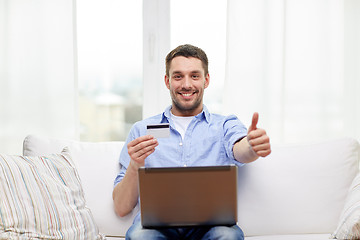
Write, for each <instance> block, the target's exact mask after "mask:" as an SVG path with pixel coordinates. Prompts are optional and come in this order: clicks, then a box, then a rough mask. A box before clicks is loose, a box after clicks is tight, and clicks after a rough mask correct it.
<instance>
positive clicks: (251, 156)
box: [233, 137, 259, 163]
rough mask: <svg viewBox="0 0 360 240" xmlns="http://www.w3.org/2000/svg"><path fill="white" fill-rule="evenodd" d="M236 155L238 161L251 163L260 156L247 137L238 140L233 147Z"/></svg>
mask: <svg viewBox="0 0 360 240" xmlns="http://www.w3.org/2000/svg"><path fill="white" fill-rule="evenodd" d="M233 151H234V157H235V159H236V160H237V161H238V162H241V163H250V162H253V161H255V160H256V159H258V158H259V156H258V155H257V154H256V153H255V152H254V150H253V149H252V147H251V145H250V144H249V142H248V140H247V137H244V138H243V139H241V140H240V141H238V142H236V143H235V144H234V147H233Z"/></svg>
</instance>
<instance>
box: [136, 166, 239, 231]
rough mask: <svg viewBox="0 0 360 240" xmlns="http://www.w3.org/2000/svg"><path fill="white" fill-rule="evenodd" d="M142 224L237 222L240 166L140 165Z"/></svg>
mask: <svg viewBox="0 0 360 240" xmlns="http://www.w3.org/2000/svg"><path fill="white" fill-rule="evenodd" d="M139 191H140V209H141V222H142V225H143V227H149V228H151V227H170V226H194V225H234V224H236V222H237V167H236V166H235V165H229V166H209V167H171V168H140V169H139Z"/></svg>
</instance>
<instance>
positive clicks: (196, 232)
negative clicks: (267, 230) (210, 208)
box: [126, 221, 244, 240]
mask: <svg viewBox="0 0 360 240" xmlns="http://www.w3.org/2000/svg"><path fill="white" fill-rule="evenodd" d="M126 239H128V240H144V239H145V240H155V239H156V240H160V239H170V240H177V239H178V240H180V239H181V240H185V239H186V240H243V239H244V233H243V231H242V230H241V229H240V227H239V226H237V225H233V226H229V227H228V226H211V227H182V228H160V229H148V228H143V227H142V225H141V222H140V221H137V222H135V223H134V224H133V225H132V226H131V227H130V228H129V230H128V231H127V233H126Z"/></svg>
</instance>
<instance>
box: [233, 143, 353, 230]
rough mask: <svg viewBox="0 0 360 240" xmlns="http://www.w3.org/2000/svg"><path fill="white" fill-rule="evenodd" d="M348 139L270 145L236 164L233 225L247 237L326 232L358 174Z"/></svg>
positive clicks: (332, 228) (331, 226)
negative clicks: (247, 161)
mask: <svg viewBox="0 0 360 240" xmlns="http://www.w3.org/2000/svg"><path fill="white" fill-rule="evenodd" d="M358 162H359V144H358V142H357V141H356V140H354V139H350V138H343V139H336V140H331V141H325V142H321V143H313V144H303V145H302V144H299V145H288V146H273V147H272V153H271V154H270V155H269V156H268V157H266V158H264V159H259V160H257V161H255V162H253V163H251V164H248V165H246V166H244V167H242V168H240V169H239V191H238V194H239V197H238V201H239V202H238V211H239V212H238V216H239V225H240V227H241V228H242V229H243V231H244V232H245V234H246V235H247V236H257V235H278V234H304V233H332V232H333V231H334V230H335V229H336V226H337V224H338V220H339V218H340V214H341V211H342V209H343V206H344V203H345V198H346V196H347V194H348V189H349V187H350V184H351V182H352V181H353V179H354V177H355V176H356V174H357V173H358V169H359V166H358Z"/></svg>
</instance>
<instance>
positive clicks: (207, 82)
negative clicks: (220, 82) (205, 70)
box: [204, 74, 210, 88]
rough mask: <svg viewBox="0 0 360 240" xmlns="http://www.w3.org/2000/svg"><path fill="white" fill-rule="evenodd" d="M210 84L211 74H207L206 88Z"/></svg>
mask: <svg viewBox="0 0 360 240" xmlns="http://www.w3.org/2000/svg"><path fill="white" fill-rule="evenodd" d="M209 84H210V74H206V76H205V83H204V88H207V87H208V86H209Z"/></svg>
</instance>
